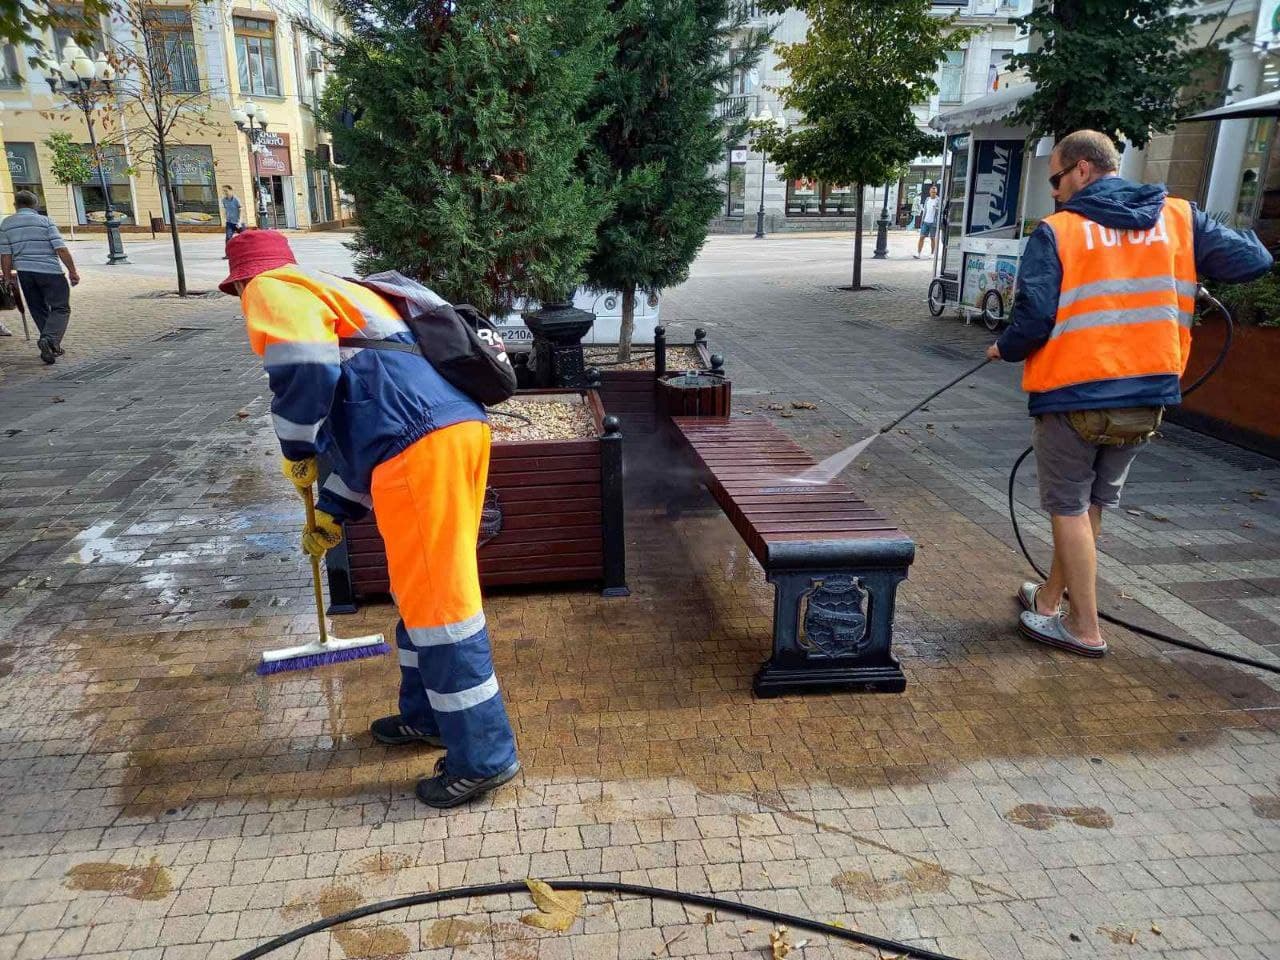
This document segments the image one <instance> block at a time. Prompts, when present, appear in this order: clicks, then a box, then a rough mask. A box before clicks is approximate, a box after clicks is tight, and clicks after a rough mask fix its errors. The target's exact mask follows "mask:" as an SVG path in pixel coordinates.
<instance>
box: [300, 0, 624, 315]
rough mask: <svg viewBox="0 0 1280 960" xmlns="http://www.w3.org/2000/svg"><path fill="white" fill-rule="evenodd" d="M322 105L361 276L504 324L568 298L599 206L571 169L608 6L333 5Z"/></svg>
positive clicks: (381, 1) (598, 65)
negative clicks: (348, 204)
mask: <svg viewBox="0 0 1280 960" xmlns="http://www.w3.org/2000/svg"><path fill="white" fill-rule="evenodd" d="M339 7H340V9H341V10H342V12H343V14H344V15H345V16H346V18H347V21H348V23H349V24H350V26H351V28H352V36H351V37H350V38H349V39H348V40H347V41H346V42H345V43H344V45H343V46H342V48H341V50H340V51H339V53H338V55H337V61H336V69H335V73H334V74H333V75H332V77H331V79H330V82H329V85H328V87H327V89H326V92H325V110H324V113H325V115H326V117H327V118H328V119H327V121H326V123H327V126H328V127H329V129H330V131H331V132H332V134H333V140H334V153H335V158H336V160H337V161H338V162H339V164H340V166H339V168H338V169H337V171H336V173H337V177H338V182H339V184H340V185H341V186H342V187H343V189H345V190H346V191H347V192H348V193H350V194H351V195H352V196H353V197H354V198H355V202H356V207H357V211H358V217H359V230H358V231H357V234H356V237H355V240H354V241H353V248H354V250H355V251H356V255H357V256H356V265H357V268H358V269H360V270H362V271H373V270H380V269H396V270H400V271H402V272H404V273H406V274H408V275H411V276H414V277H417V278H418V279H420V280H422V281H423V282H424V283H426V284H427V285H428V286H431V287H432V288H433V289H435V290H436V291H437V292H438V293H440V295H441V296H443V297H445V298H447V299H449V300H450V301H453V302H455V303H459V302H468V303H472V304H474V305H475V306H477V307H478V308H480V309H481V310H487V311H497V312H500V311H504V310H506V309H508V308H510V307H511V305H512V304H513V302H514V301H516V300H518V299H521V298H526V297H528V298H534V299H538V300H542V301H546V300H550V299H555V298H558V297H560V296H563V295H565V294H566V293H569V292H571V291H572V289H573V288H574V287H575V286H576V285H577V283H578V282H579V281H580V280H581V277H582V265H583V262H584V261H585V260H586V258H587V256H588V255H589V254H590V253H591V250H592V248H593V247H594V245H595V231H596V225H597V223H598V222H599V220H600V217H601V216H603V213H604V205H603V204H602V203H601V201H600V200H599V199H598V198H597V197H596V196H595V195H593V194H592V193H591V192H590V191H589V190H588V189H587V186H586V184H585V183H584V181H583V177H582V172H581V167H580V158H581V155H582V153H583V149H584V147H585V145H586V143H587V140H588V138H589V137H590V135H591V133H592V130H593V129H594V125H595V123H596V119H595V117H594V116H593V115H592V114H591V113H590V112H589V111H584V110H583V104H584V102H585V100H586V98H587V96H588V94H589V93H590V92H591V90H592V88H593V85H594V84H595V82H596V80H597V78H598V77H599V75H600V74H601V73H602V71H603V69H604V66H605V62H606V57H607V53H606V46H607V37H608V36H609V34H610V32H611V31H610V28H609V16H608V13H607V11H606V9H605V7H606V4H605V0H340V2H339Z"/></svg>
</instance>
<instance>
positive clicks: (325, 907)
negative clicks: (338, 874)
mask: <svg viewBox="0 0 1280 960" xmlns="http://www.w3.org/2000/svg"><path fill="white" fill-rule="evenodd" d="M364 902H365V898H364V895H363V894H362V893H361V892H360V891H359V890H357V889H356V888H354V887H348V886H344V885H341V884H334V885H332V886H328V887H325V888H324V889H322V890H321V891H320V893H319V895H318V896H317V897H316V898H315V899H314V900H311V899H308V898H306V897H303V898H300V899H298V900H294V901H293V902H292V903H289V904H287V905H285V906H284V907H282V908H281V910H280V912H281V914H282V915H283V916H284V919H285V920H288V921H290V922H297V921H299V920H323V919H328V918H329V917H336V916H337V915H339V914H342V913H346V912H347V911H349V910H354V909H355V908H356V907H359V906H363V905H364ZM273 932H274V931H273ZM328 932H329V933H330V934H331V935H332V937H333V941H334V942H335V943H336V944H337V945H338V946H339V947H340V948H341V950H342V953H343V955H344V957H345V958H346V960H403V958H404V957H406V956H408V955H409V953H410V952H412V951H413V950H414V949H415V947H414V945H413V943H412V942H411V941H410V940H409V937H408V935H407V934H406V933H405V932H404V929H403V928H402V927H399V926H392V925H388V924H382V923H378V922H377V920H376V918H375V919H367V920H362V921H353V922H351V923H342V924H339V925H338V926H336V927H332V928H330V930H329V931H328ZM322 935H323V934H313V936H322Z"/></svg>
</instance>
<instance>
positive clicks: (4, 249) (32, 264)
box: [0, 190, 80, 363]
mask: <svg viewBox="0 0 1280 960" xmlns="http://www.w3.org/2000/svg"><path fill="white" fill-rule="evenodd" d="M13 202H14V206H15V207H16V208H17V212H16V213H14V214H13V216H11V217H5V218H4V220H0V275H2V276H3V277H4V279H5V280H6V281H7V282H9V283H13V282H14V273H15V271H16V273H17V283H18V285H19V286H21V287H22V297H23V299H24V300H25V301H26V302H27V310H28V311H29V312H30V314H31V319H32V320H34V321H35V324H36V329H38V330H39V331H40V339H39V340H38V341H37V346H38V347H39V348H40V359H41V360H43V361H44V362H45V363H54V362H55V361H56V360H57V359H58V357H60V356H62V353H63V351H62V338H63V336H64V335H65V334H66V332H67V324H68V323H70V321H71V287H74V286H75V285H76V284H78V283H79V282H80V274H79V272H78V271H77V270H76V264H75V261H74V260H72V259H71V251H70V250H68V249H67V244H66V241H64V240H63V239H62V235H61V234H60V233H58V228H57V227H56V226H55V225H54V223H53V221H52V220H50V219H49V218H48V217H46V216H42V215H41V214H40V213H39V211H38V210H37V207H38V206H39V204H40V199H39V198H38V197H37V196H36V195H35V194H34V193H32V192H30V191H29V190H19V191H18V192H17V193H16V194H15V195H14V198H13ZM64 266H65V267H66V268H67V272H66V275H65V276H64V275H63V273H62V268H63V267H64ZM68 281H70V284H69V285H68Z"/></svg>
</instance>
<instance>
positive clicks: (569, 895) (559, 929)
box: [520, 878, 582, 933]
mask: <svg viewBox="0 0 1280 960" xmlns="http://www.w3.org/2000/svg"><path fill="white" fill-rule="evenodd" d="M525 884H526V885H527V886H528V887H529V895H530V896H531V897H533V903H534V906H536V907H537V908H538V912H537V913H526V914H525V915H524V916H523V917H521V918H520V922H521V923H523V924H525V925H527V926H530V927H537V928H538V929H540V930H551V931H553V932H555V933H564V932H565V931H566V930H568V929H569V928H570V927H571V926H573V921H575V920H577V919H578V914H579V913H581V912H582V894H581V893H576V892H573V891H570V890H559V891H557V890H552V889H551V887H549V886H548V885H547V884H545V883H543V882H542V881H541V880H534V879H533V878H529V879H527V880H525Z"/></svg>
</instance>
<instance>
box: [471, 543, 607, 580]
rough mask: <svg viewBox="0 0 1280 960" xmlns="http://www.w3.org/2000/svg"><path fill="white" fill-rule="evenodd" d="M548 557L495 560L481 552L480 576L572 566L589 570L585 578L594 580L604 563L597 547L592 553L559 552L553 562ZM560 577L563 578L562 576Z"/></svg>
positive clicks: (601, 553)
mask: <svg viewBox="0 0 1280 960" xmlns="http://www.w3.org/2000/svg"><path fill="white" fill-rule="evenodd" d="M548 559H549V558H547V557H502V558H501V559H497V560H487V559H485V558H484V557H483V554H482V556H481V560H480V576H481V577H485V576H486V575H487V574H489V573H490V572H493V573H514V572H515V571H517V570H556V569H562V568H565V567H574V568H577V569H581V570H590V571H591V575H590V576H589V577H586V578H585V579H589V580H594V579H596V578H598V577H599V576H600V570H601V568H602V567H603V565H604V553H603V552H602V551H600V550H598V549H597V550H596V551H595V552H594V553H567V554H561V555H559V556H557V557H556V558H555V559H554V562H548ZM560 579H562V580H563V579H564V577H561V578H560Z"/></svg>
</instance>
